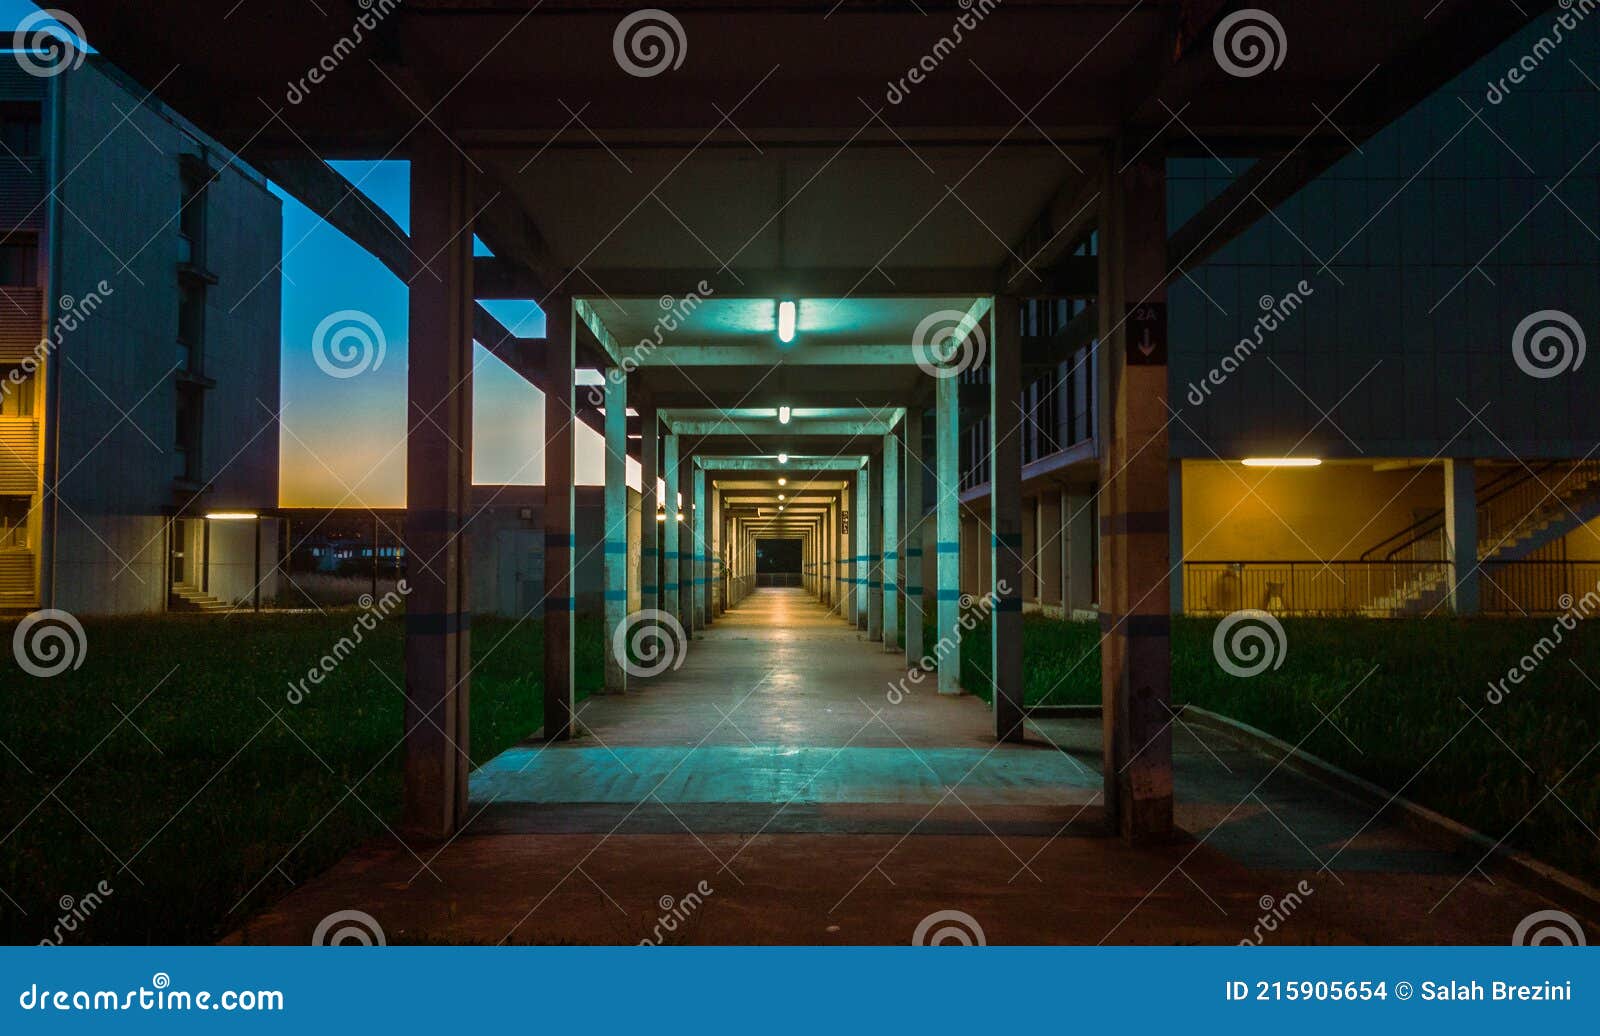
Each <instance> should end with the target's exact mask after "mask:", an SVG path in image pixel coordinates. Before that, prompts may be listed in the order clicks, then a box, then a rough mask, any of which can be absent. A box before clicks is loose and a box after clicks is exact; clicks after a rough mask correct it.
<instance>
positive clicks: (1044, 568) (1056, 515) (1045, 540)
mask: <svg viewBox="0 0 1600 1036" xmlns="http://www.w3.org/2000/svg"><path fill="white" fill-rule="evenodd" d="M1065 498H1066V493H1065V492H1060V493H1057V492H1054V491H1052V490H1048V489H1047V490H1045V491H1044V493H1042V494H1041V495H1040V496H1039V497H1038V499H1037V500H1036V501H1035V507H1034V512H1033V514H1034V519H1035V521H1036V523H1037V524H1036V531H1035V532H1034V536H1035V542H1037V543H1038V545H1039V546H1038V558H1039V561H1038V565H1039V570H1038V571H1039V605H1040V607H1041V608H1048V607H1051V606H1054V605H1059V604H1061V603H1062V597H1061V591H1062V587H1063V586H1064V585H1065V584H1064V581H1063V580H1064V577H1063V576H1062V574H1061V565H1062V562H1063V561H1064V560H1065V559H1066V551H1065V550H1064V549H1063V547H1062V540H1064V539H1065V538H1066V532H1067V531H1066V528H1065V527H1064V526H1063V525H1062V522H1061V505H1062V502H1063V500H1064V499H1065Z"/></svg>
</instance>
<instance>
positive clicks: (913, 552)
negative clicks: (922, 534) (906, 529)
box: [906, 547, 922, 558]
mask: <svg viewBox="0 0 1600 1036" xmlns="http://www.w3.org/2000/svg"><path fill="white" fill-rule="evenodd" d="M906 557H908V558H920V557H922V548H921V547H907V548H906Z"/></svg>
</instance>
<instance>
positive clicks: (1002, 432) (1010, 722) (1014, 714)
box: [989, 296, 1025, 742]
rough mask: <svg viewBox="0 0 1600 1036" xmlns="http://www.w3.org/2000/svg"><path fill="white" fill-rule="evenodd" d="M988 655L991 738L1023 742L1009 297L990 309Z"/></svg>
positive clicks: (1014, 330)
mask: <svg viewBox="0 0 1600 1036" xmlns="http://www.w3.org/2000/svg"><path fill="white" fill-rule="evenodd" d="M989 331H990V337H989V341H990V342H992V343H993V346H992V348H990V350H989V464H990V466H991V481H990V483H989V507H990V520H989V527H990V531H991V533H992V535H991V538H990V541H989V543H990V546H989V549H990V562H989V578H990V585H989V592H990V593H991V594H993V595H994V596H993V600H994V611H993V613H992V614H991V615H990V617H989V649H990V653H991V655H990V659H991V663H992V665H993V670H992V672H993V673H994V733H995V737H996V739H998V740H1000V741H1016V742H1020V741H1022V739H1023V719H1024V715H1025V713H1024V711H1023V703H1022V695H1023V689H1022V570H1023V541H1022V436H1021V431H1022V425H1023V422H1024V418H1023V415H1022V410H1021V407H1020V405H1019V404H1020V400H1021V398H1022V303H1021V301H1020V300H1018V299H1016V298H1012V297H1010V296H1001V297H999V298H996V299H995V300H994V306H993V307H992V308H991V309H990V310H989Z"/></svg>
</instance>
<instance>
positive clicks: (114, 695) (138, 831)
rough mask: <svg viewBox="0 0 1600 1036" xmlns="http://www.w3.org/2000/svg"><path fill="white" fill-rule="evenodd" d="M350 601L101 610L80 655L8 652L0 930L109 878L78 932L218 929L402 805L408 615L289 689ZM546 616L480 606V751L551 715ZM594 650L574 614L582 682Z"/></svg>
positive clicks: (590, 632)
mask: <svg viewBox="0 0 1600 1036" xmlns="http://www.w3.org/2000/svg"><path fill="white" fill-rule="evenodd" d="M358 614H359V613H358V612H356V611H355V610H345V611H338V612H330V613H329V614H328V615H327V616H326V617H324V616H322V615H317V614H307V615H298V614H296V615H287V614H277V615H274V614H264V615H249V614H241V615H235V616H232V617H230V618H226V619H222V618H216V617H210V616H181V615H176V616H168V617H161V618H130V619H107V620H99V621H90V622H87V623H85V632H86V641H87V645H88V647H87V653H86V658H85V661H84V663H83V665H82V667H81V668H80V669H77V670H68V671H67V672H64V673H62V674H60V675H58V676H55V677H51V678H49V679H40V678H36V677H31V676H28V675H26V674H25V673H23V672H22V671H21V670H20V669H19V668H18V667H17V663H16V660H15V658H14V657H13V653H12V651H10V650H5V651H4V652H3V653H0V686H3V687H4V688H5V693H4V694H0V741H3V742H4V746H5V747H4V749H0V838H3V841H0V890H3V891H4V894H5V897H8V898H9V899H10V900H12V902H6V898H4V897H0V918H3V919H4V938H5V941H7V942H12V943H15V942H37V941H39V940H40V939H43V938H45V937H47V936H49V935H50V934H51V931H52V929H53V928H54V927H55V925H56V923H57V920H58V917H59V915H60V914H61V913H62V912H63V911H62V908H61V905H60V903H59V901H61V900H62V899H63V897H68V896H70V897H72V898H73V899H74V900H80V899H82V898H83V897H84V895H85V894H86V893H88V892H91V891H93V890H95V889H96V887H97V886H98V885H99V884H100V882H102V881H104V882H105V883H106V885H107V886H108V887H109V888H110V889H111V890H112V894H111V895H110V896H108V897H106V898H105V902H104V904H103V905H102V906H100V907H99V908H98V909H97V910H96V911H95V912H94V913H93V914H92V915H91V916H90V917H89V918H88V919H87V920H86V921H84V922H82V923H81V924H80V925H79V928H78V931H77V932H76V933H74V934H72V935H69V936H68V937H67V938H68V939H69V940H70V941H73V942H80V943H193V942H211V941H214V940H215V939H216V938H218V937H220V936H221V935H223V934H225V933H226V932H227V931H228V930H230V929H231V928H232V927H234V926H236V925H237V924H239V923H240V922H241V921H242V920H243V919H244V918H245V917H247V916H248V915H249V913H250V912H251V911H253V910H257V909H260V908H261V907H262V906H264V905H265V904H267V903H270V902H271V901H272V900H274V899H276V898H277V897H279V896H281V895H282V894H283V893H284V892H285V891H287V890H288V889H289V888H290V887H291V884H290V883H291V882H293V883H296V884H298V883H299V882H301V881H303V880H304V879H306V878H307V877H310V876H311V875H313V874H316V873H317V872H319V871H321V870H323V869H325V868H327V867H328V866H330V865H331V864H332V863H334V862H335V861H336V860H338V859H339V858H340V857H341V856H343V855H344V854H345V853H347V852H349V851H350V850H351V849H352V848H354V847H355V846H357V845H358V844H360V843H362V842H363V841H365V840H367V839H369V838H372V837H374V836H378V835H383V834H384V824H385V823H388V824H393V823H395V821H396V820H397V818H398V815H399V808H400V763H401V750H400V738H401V734H402V726H401V724H402V707H403V704H404V702H403V699H402V696H401V691H400V688H401V687H403V686H404V682H403V677H402V671H403V666H402V654H401V645H402V636H401V634H402V630H403V625H404V617H403V616H402V615H401V614H398V613H397V614H394V615H391V616H390V617H389V618H387V619H385V620H383V621H382V622H381V623H380V624H379V625H378V627H377V629H376V630H374V631H373V632H370V633H365V634H364V637H365V639H364V640H363V642H362V643H361V644H360V645H358V646H357V647H356V649H355V651H354V653H352V654H351V655H350V656H349V657H347V658H345V659H344V660H343V661H342V662H341V663H340V664H339V665H338V667H337V668H336V669H335V670H334V671H333V673H332V674H331V675H330V676H328V677H327V678H326V679H325V680H324V681H323V683H322V684H321V685H320V686H314V687H311V693H310V694H309V695H307V696H305V698H304V700H303V701H301V702H300V703H299V704H291V703H290V701H289V700H288V694H289V689H290V681H291V680H299V679H300V678H302V677H303V676H304V675H305V673H306V670H307V669H308V668H309V667H310V666H312V665H314V664H316V662H317V660H318V659H320V658H321V657H322V656H323V655H324V654H326V653H328V652H329V651H330V649H332V647H333V645H334V643H335V642H336V641H338V640H339V638H340V637H342V636H346V635H348V634H350V632H351V629H352V624H353V623H354V621H355V619H356V617H357V615H358ZM13 629H14V626H13V625H12V624H10V623H7V624H5V625H3V626H0V636H3V637H4V640H5V644H6V645H7V646H8V647H9V645H10V644H11V638H12V631H13ZM541 632H542V631H541V625H540V623H539V622H538V621H529V622H524V623H522V624H521V625H516V624H515V623H514V622H512V621H511V620H496V619H489V618H477V619H475V620H474V622H473V631H472V647H473V660H474V663H475V667H476V668H475V669H474V672H473V676H472V732H471V745H470V751H471V754H472V758H473V761H474V762H475V763H481V762H484V761H486V760H487V759H489V758H490V757H492V756H493V755H495V754H496V753H498V752H500V751H501V750H503V749H504V748H506V747H508V746H510V745H512V744H514V743H516V742H517V741H519V740H521V739H523V738H525V737H527V736H528V735H529V734H530V733H532V732H533V731H534V730H536V729H537V728H538V727H539V726H540V724H541V723H542V712H543V702H542V697H541V696H542V692H543V678H542V651H541V641H542V636H541ZM603 650H604V646H603V643H602V638H601V628H600V624H599V622H598V621H594V622H590V623H583V622H582V621H581V620H580V626H579V634H578V643H577V657H578V685H579V687H580V688H586V689H587V688H593V687H595V686H597V685H598V684H599V682H600V680H601V679H602V673H601V665H602V661H603V658H604V656H603V654H602V652H603ZM124 714H126V715H127V717H128V718H127V719H126V720H124V718H123V716H124ZM380 818H381V819H380ZM385 837H387V836H385ZM123 864H126V865H127V867H126V869H124V868H123ZM22 911H26V913H25V914H24V913H22Z"/></svg>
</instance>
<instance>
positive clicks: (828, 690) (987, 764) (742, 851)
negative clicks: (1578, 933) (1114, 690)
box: [236, 591, 1551, 944]
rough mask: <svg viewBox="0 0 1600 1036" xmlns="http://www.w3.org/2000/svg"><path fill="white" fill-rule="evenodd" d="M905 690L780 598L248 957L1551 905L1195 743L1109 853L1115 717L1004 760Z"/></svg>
mask: <svg viewBox="0 0 1600 1036" xmlns="http://www.w3.org/2000/svg"><path fill="white" fill-rule="evenodd" d="M903 678H904V669H903V667H902V665H901V662H900V658H899V656H898V655H896V654H892V653H890V652H887V651H885V650H884V649H883V646H882V645H881V644H875V643H871V642H869V641H867V640H866V638H865V635H864V634H861V633H859V632H858V631H857V630H855V629H854V628H852V627H850V626H849V625H848V624H847V623H845V622H844V621H842V620H841V619H839V618H838V617H837V616H833V615H830V614H828V613H827V612H826V611H825V610H824V609H823V608H821V607H820V606H818V605H817V604H815V602H813V601H811V600H810V599H809V598H807V597H806V596H805V595H804V594H803V593H800V592H798V591H763V592H759V593H757V594H755V595H753V596H752V597H751V598H749V599H747V600H746V601H745V602H743V603H742V604H741V605H740V606H739V607H738V608H736V609H734V610H733V611H731V612H729V613H728V614H727V615H726V616H724V617H723V618H722V619H720V620H719V621H718V622H717V623H716V624H715V625H714V626H713V627H712V628H711V629H710V630H708V631H706V632H705V633H704V635H703V637H702V638H701V639H697V640H695V641H694V642H693V644H692V645H691V646H690V648H689V651H688V653H687V657H686V659H685V661H684V664H683V666H682V667H681V668H680V669H678V670H676V671H672V672H669V673H666V674H663V675H662V676H660V677H657V678H655V679H653V680H650V681H645V682H643V684H642V685H641V686H637V687H635V688H632V689H630V691H629V693H628V694H626V695H616V696H602V697H597V698H592V699H590V700H588V701H587V702H585V703H584V704H583V705H582V707H581V712H580V720H581V722H582V724H583V725H584V727H585V728H586V729H587V731H588V736H586V737H584V738H581V739H579V740H577V741H574V742H572V743H570V744H561V745H544V744H539V743H531V744H528V745H524V746H519V747H517V748H514V749H512V750H510V751H508V752H506V753H504V754H502V755H501V756H500V757H498V758H497V759H494V760H492V761H490V762H489V763H487V764H486V765H484V766H483V767H482V768H481V769H480V770H479V771H478V772H477V773H476V774H475V775H474V777H473V781H472V799H473V809H474V811H475V813H476V814H477V816H476V819H475V820H474V822H473V824H472V825H471V827H470V828H469V830H468V831H467V832H466V833H465V834H463V835H462V836H460V837H458V838H457V839H455V840H454V841H452V842H451V843H449V844H448V845H446V846H444V847H437V846H436V847H422V846H412V847H404V846H401V845H400V844H398V843H397V842H396V841H394V840H392V839H391V840H389V841H388V842H387V843H376V844H374V845H372V846H369V847H367V848H365V849H363V850H362V851H360V852H358V853H355V854H353V855H352V856H351V857H349V858H347V859H346V860H345V861H343V862H341V863H340V864H339V865H338V866H337V867H335V868H334V869H333V870H332V871H330V872H329V873H328V874H326V875H323V876H321V877H320V878H318V879H316V880H314V881H312V882H310V883H308V884H307V885H305V886H303V887H302V888H300V889H299V890H297V891H295V892H294V893H292V894H291V895H290V896H288V897H287V898H286V899H285V900H284V901H283V902H282V903H280V904H278V906H277V907H276V908H274V909H273V910H271V911H268V912H266V913H264V914H262V915H260V916H258V917H256V918H254V919H252V921H251V922H250V923H249V924H248V925H247V926H246V928H245V929H244V930H243V931H241V932H240V933H237V935H236V938H241V939H243V940H245V941H250V942H258V941H264V942H290V943H293V942H302V941H304V940H306V939H307V938H309V935H310V933H311V931H312V930H313V929H314V928H315V926H316V923H317V922H318V921H319V920H321V918H323V917H324V916H326V915H327V914H329V913H332V912H334V911H336V910H343V909H351V908H354V909H361V910H365V911H367V912H368V913H371V914H373V915H374V916H375V917H376V918H377V919H378V920H379V922H380V924H382V925H383V926H384V928H385V930H386V931H387V932H388V933H389V937H390V939H391V940H392V941H396V942H406V941H425V942H433V941H446V942H488V943H497V942H501V941H511V942H535V943H549V942H557V943H560V942H578V943H590V942H637V941H639V940H641V939H644V938H647V937H654V936H655V934H656V926H657V925H658V923H660V920H661V916H662V914H663V912H664V910H671V909H672V908H665V907H663V905H662V904H663V903H666V902H667V899H668V897H670V898H671V900H672V902H673V903H674V904H677V903H680V902H681V901H683V900H684V898H685V897H686V896H689V895H690V894H691V893H693V892H694V891H695V890H696V889H697V888H701V887H702V884H701V883H704V886H703V887H704V888H709V889H711V890H712V891H711V893H710V894H709V895H705V894H704V893H701V896H702V898H703V899H704V902H703V903H702V904H698V905H696V906H695V907H694V908H693V909H692V910H690V911H689V913H688V915H687V917H686V919H685V920H683V921H678V920H676V919H674V920H673V921H672V926H673V927H674V930H673V931H672V932H670V933H663V934H664V935H665V937H666V938H667V939H669V940H670V941H674V942H690V943H795V942H823V943H828V942H841V943H862V942H866V943H884V942H887V943H899V942H905V941H906V940H908V939H909V938H910V937H911V934H912V932H913V931H914V930H915V928H916V926H917V923H918V922H919V921H920V920H922V919H923V918H924V917H926V916H928V915H929V914H931V913H933V912H935V911H940V910H960V911H964V912H965V913H967V914H970V915H972V917H973V918H975V919H976V922H977V923H978V924H979V925H980V926H981V927H982V928H983V930H984V932H985V934H986V937H987V939H988V940H989V941H990V942H994V943H1090V944H1093V943H1098V942H1102V941H1106V942H1156V943H1172V942H1179V943H1188V942H1201V943H1236V942H1239V941H1240V940H1242V939H1246V938H1249V937H1251V936H1252V933H1253V931H1254V930H1255V929H1256V926H1257V925H1258V923H1259V922H1260V920H1261V917H1262V915H1263V914H1271V913H1276V914H1280V915H1285V916H1284V917H1281V918H1274V919H1273V920H1272V923H1271V927H1272V928H1273V929H1275V930H1274V931H1272V932H1270V933H1268V934H1267V936H1266V938H1267V939H1268V941H1275V942H1315V943H1322V942H1339V943H1348V942H1358V943H1359V942H1367V943H1390V942H1397V943H1464V942H1483V943H1502V942H1505V941H1508V940H1509V938H1510V935H1511V932H1512V931H1513V929H1514V928H1515V926H1516V924H1517V922H1518V921H1519V920H1520V919H1522V918H1523V917H1524V916H1526V915H1527V914H1528V913H1530V912H1532V911H1533V910H1536V909H1543V908H1546V907H1549V906H1550V905H1551V904H1550V903H1548V902H1547V901H1545V900H1544V899H1542V898H1541V897H1539V896H1537V895H1535V894H1533V893H1531V892H1528V891H1526V890H1524V889H1521V888H1519V887H1517V886H1515V885H1513V884H1510V883H1507V882H1506V881H1504V880H1500V881H1499V882H1498V884H1496V883H1491V882H1490V881H1488V880H1486V879H1485V878H1484V877H1483V876H1481V875H1478V874H1470V876H1467V877H1465V879H1464V880H1463V876H1466V875H1469V872H1471V870H1472V864H1473V860H1472V859H1471V858H1469V857H1467V856H1462V855H1459V854H1456V853H1452V852H1447V851H1440V850H1438V849H1435V848H1432V847H1430V846H1428V845H1426V844H1424V843H1422V842H1421V841H1419V840H1418V839H1417V838H1416V837H1415V836H1413V835H1411V834H1410V833H1408V832H1407V831H1405V830H1404V829H1402V828H1399V827H1398V826H1396V825H1393V824H1390V823H1388V822H1387V821H1386V820H1384V819H1382V818H1378V819H1374V818H1373V816H1372V815H1371V811H1370V810H1369V809H1367V808H1366V807H1364V806H1362V805H1361V804H1359V803H1356V802H1354V801H1351V800H1348V799H1345V798H1344V797H1342V796H1340V795H1339V794H1337V793H1335V792H1332V791H1331V790H1329V789H1328V788H1326V787H1323V786H1321V785H1320V784H1317V783H1315V782H1313V781H1311V780H1309V779H1307V778H1304V777H1301V776H1299V775H1297V774H1294V773H1292V772H1290V771H1288V770H1286V769H1280V768H1276V766H1275V760H1272V759H1269V758H1266V757H1264V756H1262V755H1261V754H1259V753H1258V752H1256V751H1255V750H1254V748H1253V747H1252V746H1250V745H1247V744H1244V743H1238V742H1234V741H1232V740H1230V739H1229V738H1228V737H1226V736H1223V735H1218V734H1214V733H1210V732H1206V733H1203V734H1202V733H1198V732H1196V731H1195V730H1193V729H1191V728H1189V727H1186V726H1185V727H1181V728H1180V729H1179V730H1178V731H1177V733H1176V738H1175V741H1176V749H1175V751H1176V785H1177V796H1178V802H1179V807H1178V820H1179V824H1180V826H1181V827H1182V828H1183V830H1184V832H1185V833H1186V837H1184V838H1181V839H1179V840H1177V841H1175V842H1174V843H1173V844H1171V845H1167V846H1162V847H1158V848H1147V849H1132V848H1130V847H1128V846H1126V845H1124V844H1123V843H1122V842H1121V841H1120V840H1117V839H1114V838H1110V837H1106V836H1105V834H1104V830H1103V816H1102V814H1101V810H1100V807H1099V792H1100V775H1099V768H1100V726H1099V722H1098V721H1097V720H1088V721H1072V720H1049V721H1043V722H1040V723H1036V724H1034V725H1033V726H1032V727H1031V729H1030V730H1029V743H1028V744H1026V745H1021V746H1014V745H1006V746H1001V747H997V746H996V745H995V743H994V740H993V737H992V734H991V732H990V731H991V716H990V713H989V710H988V708H987V707H986V706H985V705H984V704H983V703H982V702H981V701H980V700H978V699H976V698H973V697H970V696H961V697H941V696H939V695H938V694H936V693H934V692H933V691H931V690H930V689H929V688H928V685H927V684H926V683H924V684H923V685H922V686H921V687H917V686H916V685H913V684H907V685H906V686H907V687H908V688H909V690H910V693H907V694H904V695H903V696H901V699H900V700H899V701H898V702H895V701H891V699H890V695H889V691H890V689H891V688H892V687H896V686H898V685H899V683H900V681H901V680H902V679H903ZM424 863H426V865H427V866H426V867H424V866H423V864H424ZM1302 882H1303V883H1304V884H1303V885H1302ZM1302 888H1304V889H1310V890H1311V892H1310V894H1309V895H1308V894H1305V893H1304V892H1299V891H1297V890H1300V889H1302ZM1291 894H1295V896H1296V897H1297V899H1298V902H1296V904H1295V905H1294V906H1293V907H1290V908H1287V909H1286V908H1284V907H1283V906H1280V904H1282V903H1284V902H1285V901H1286V897H1290V896H1291ZM676 912H677V913H684V910H683V908H682V907H681V906H680V907H678V908H677V909H676Z"/></svg>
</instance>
